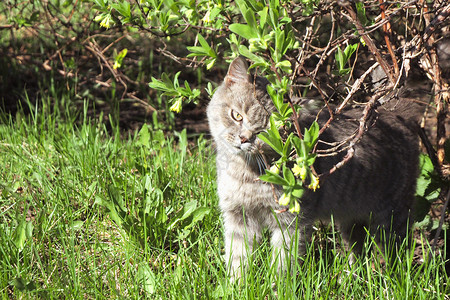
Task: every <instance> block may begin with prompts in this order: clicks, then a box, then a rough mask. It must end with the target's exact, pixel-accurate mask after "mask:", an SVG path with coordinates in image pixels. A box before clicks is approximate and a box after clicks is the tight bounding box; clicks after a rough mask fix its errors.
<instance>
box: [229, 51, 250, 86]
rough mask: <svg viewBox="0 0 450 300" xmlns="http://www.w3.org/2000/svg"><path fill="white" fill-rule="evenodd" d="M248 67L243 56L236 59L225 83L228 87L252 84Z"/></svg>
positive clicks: (230, 67) (231, 65)
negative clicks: (236, 84) (239, 83)
mask: <svg viewBox="0 0 450 300" xmlns="http://www.w3.org/2000/svg"><path fill="white" fill-rule="evenodd" d="M247 71H248V65H247V62H246V61H245V59H244V58H243V57H242V56H239V57H237V58H235V59H234V60H233V61H232V62H231V64H230V66H229V67H228V73H227V77H225V82H226V84H227V85H233V84H235V83H237V82H251V78H250V75H249V74H248V73H247Z"/></svg>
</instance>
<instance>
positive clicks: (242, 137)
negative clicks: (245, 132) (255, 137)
mask: <svg viewBox="0 0 450 300" xmlns="http://www.w3.org/2000/svg"><path fill="white" fill-rule="evenodd" d="M239 137H240V139H241V143H247V142H248V138H246V137H245V136H242V135H240V136H239Z"/></svg>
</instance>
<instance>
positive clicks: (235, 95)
mask: <svg viewBox="0 0 450 300" xmlns="http://www.w3.org/2000/svg"><path fill="white" fill-rule="evenodd" d="M266 85H267V82H266V81H265V80H264V79H263V78H259V77H252V76H250V75H249V74H248V73H247V64H246V62H245V60H244V59H243V58H237V59H235V60H234V61H233V62H232V63H231V65H230V67H229V70H228V73H227V76H226V77H225V79H224V82H223V83H222V84H221V85H220V86H219V87H218V89H217V91H216V92H215V94H214V96H213V97H212V99H211V102H210V104H209V106H208V109H207V115H208V120H209V125H210V130H211V134H212V136H213V138H214V141H215V143H216V146H217V157H216V163H217V185H218V195H219V199H220V201H219V205H220V209H221V211H222V215H223V224H224V232H225V260H226V262H227V266H228V267H229V270H230V271H231V272H232V274H233V275H234V276H237V277H239V276H240V270H241V268H240V265H241V262H242V263H243V264H245V263H246V255H247V253H248V252H251V250H252V247H253V243H254V242H255V241H258V240H260V238H261V234H262V230H263V228H268V229H269V231H270V232H271V245H272V246H273V248H274V258H276V259H278V263H279V264H284V263H285V262H286V255H287V253H288V252H287V251H286V250H288V249H289V247H291V246H292V245H293V244H296V243H294V242H295V241H293V238H294V236H298V238H299V240H298V245H299V250H300V252H304V250H305V240H306V239H308V237H309V235H310V234H311V228H312V224H313V223H314V222H315V221H317V220H325V221H326V220H330V215H333V218H334V222H335V223H336V224H338V226H339V228H340V231H341V234H342V236H343V238H344V239H345V240H346V241H347V243H348V245H349V246H353V247H354V248H353V250H354V251H355V252H361V251H362V245H363V241H364V239H365V236H366V229H365V228H367V229H368V230H370V231H371V232H372V233H375V232H376V231H377V230H378V229H379V228H385V229H387V230H388V232H394V233H395V234H396V235H397V236H399V237H403V236H404V235H405V234H406V232H407V229H408V224H409V222H410V217H409V216H410V210H411V208H412V204H413V199H414V191H415V184H416V177H417V174H418V156H419V150H418V141H417V138H416V133H415V131H414V129H413V128H415V125H414V121H411V120H408V119H405V117H402V116H401V115H399V114H396V113H394V112H390V111H387V110H383V109H380V110H379V113H378V114H377V116H376V118H374V119H373V120H372V122H370V128H368V130H367V132H365V134H364V135H363V137H362V139H361V140H360V141H359V142H358V143H357V144H356V145H355V146H354V151H355V152H354V156H353V158H352V159H351V160H350V161H349V162H348V163H347V164H346V165H344V166H343V167H342V168H341V169H338V170H337V171H336V172H334V173H333V174H331V175H330V176H329V177H327V178H325V179H324V180H323V182H320V186H321V187H320V188H319V189H318V190H317V191H316V192H312V191H309V190H308V191H307V192H305V194H304V195H303V197H302V198H301V199H300V200H299V201H300V206H301V212H300V214H298V215H294V214H292V213H290V212H289V211H287V212H283V213H278V214H277V213H275V211H277V210H282V209H283V208H285V207H281V206H280V205H278V203H277V199H278V198H279V197H280V196H281V194H282V189H281V187H279V186H274V189H273V188H272V186H271V185H270V184H267V183H264V182H262V181H260V180H258V177H259V176H260V175H261V174H263V173H264V168H266V166H265V165H264V161H263V158H262V155H261V154H260V153H263V154H264V156H265V157H266V159H267V160H269V161H270V160H271V159H273V158H275V156H274V152H273V151H272V150H271V148H270V147H269V146H268V145H266V144H265V143H263V142H262V141H261V140H260V139H258V138H257V134H258V133H260V132H261V131H263V130H265V129H266V128H267V125H268V120H269V116H270V113H271V112H273V111H274V107H273V103H272V101H271V99H270V97H269V96H268V94H267V92H266ZM325 111H326V110H325ZM236 113H238V115H237V114H236ZM316 115H317V111H314V110H313V111H308V110H307V109H303V110H301V114H300V116H299V123H300V125H301V127H302V128H307V127H309V126H310V124H311V122H313V121H314V119H315V118H316ZM361 115H362V109H348V110H346V111H344V113H342V114H340V115H339V116H337V117H336V119H335V120H333V122H332V123H331V126H330V128H328V129H327V130H325V131H324V133H323V134H322V135H321V136H320V141H319V144H318V148H319V149H326V148H330V146H329V145H327V143H324V142H328V143H332V142H336V141H342V140H344V139H346V138H348V137H349V136H350V135H351V134H352V133H354V132H355V131H356V130H357V128H358V126H359V123H358V119H359V118H360V117H361ZM233 117H234V119H235V120H234V119H233ZM241 118H242V119H241ZM318 119H319V123H321V124H323V123H324V122H325V121H326V120H328V114H327V113H321V114H320V116H319V118H318ZM345 153H346V151H343V152H341V153H340V154H339V155H336V156H331V157H321V158H318V159H317V160H316V163H315V164H314V167H315V170H316V171H317V173H319V174H320V173H323V172H326V171H328V170H330V169H331V168H332V167H333V166H334V165H335V164H337V163H338V162H340V161H341V160H342V158H343V156H344V155H345ZM296 228H298V231H297V234H295V230H296Z"/></svg>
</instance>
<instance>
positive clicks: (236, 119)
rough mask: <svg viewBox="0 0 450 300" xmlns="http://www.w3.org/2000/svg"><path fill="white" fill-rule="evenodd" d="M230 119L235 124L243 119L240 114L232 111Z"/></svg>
mask: <svg viewBox="0 0 450 300" xmlns="http://www.w3.org/2000/svg"><path fill="white" fill-rule="evenodd" d="M231 117H232V118H233V120H235V121H236V122H240V121H242V119H243V117H242V115H241V114H240V113H238V112H237V111H235V110H234V109H232V110H231Z"/></svg>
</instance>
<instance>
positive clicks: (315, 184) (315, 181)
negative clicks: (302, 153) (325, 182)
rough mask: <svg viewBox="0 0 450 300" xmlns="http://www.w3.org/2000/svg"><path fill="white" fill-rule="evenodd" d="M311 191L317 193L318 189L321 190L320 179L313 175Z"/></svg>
mask: <svg viewBox="0 0 450 300" xmlns="http://www.w3.org/2000/svg"><path fill="white" fill-rule="evenodd" d="M308 187H309V188H310V189H311V190H313V191H314V192H315V191H316V189H318V188H320V185H319V178H318V177H317V176H315V175H311V183H310V184H309V186H308Z"/></svg>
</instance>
